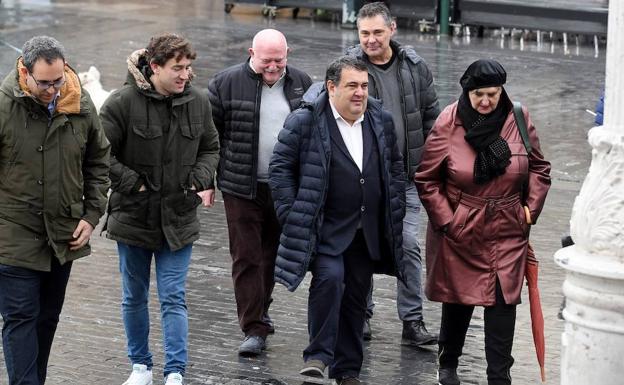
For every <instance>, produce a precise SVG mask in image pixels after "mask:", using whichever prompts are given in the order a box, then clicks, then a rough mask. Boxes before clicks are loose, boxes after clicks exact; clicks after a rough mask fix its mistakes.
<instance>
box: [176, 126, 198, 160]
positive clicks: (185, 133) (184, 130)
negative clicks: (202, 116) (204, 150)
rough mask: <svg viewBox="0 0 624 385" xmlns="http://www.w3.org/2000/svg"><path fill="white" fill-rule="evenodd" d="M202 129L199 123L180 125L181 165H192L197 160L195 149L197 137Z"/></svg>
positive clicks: (196, 147)
mask: <svg viewBox="0 0 624 385" xmlns="http://www.w3.org/2000/svg"><path fill="white" fill-rule="evenodd" d="M201 129H202V124H201V123H190V124H181V125H180V134H181V135H182V140H181V142H180V146H181V148H180V150H181V151H180V154H182V165H183V166H193V165H194V164H195V162H197V151H198V149H199V137H200V133H201Z"/></svg>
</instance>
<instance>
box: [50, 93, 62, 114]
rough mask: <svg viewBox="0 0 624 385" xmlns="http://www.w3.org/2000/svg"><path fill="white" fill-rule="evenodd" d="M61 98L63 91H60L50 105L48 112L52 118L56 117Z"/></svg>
mask: <svg viewBox="0 0 624 385" xmlns="http://www.w3.org/2000/svg"><path fill="white" fill-rule="evenodd" d="M59 96H61V91H58V92H57V93H56V95H55V96H54V99H52V101H51V102H50V103H48V112H49V113H50V116H52V115H54V110H56V102H57V101H58V98H59Z"/></svg>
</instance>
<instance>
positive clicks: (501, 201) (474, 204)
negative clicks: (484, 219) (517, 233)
mask: <svg viewBox="0 0 624 385" xmlns="http://www.w3.org/2000/svg"><path fill="white" fill-rule="evenodd" d="M446 193H447V196H448V197H449V199H451V200H452V201H454V202H455V203H457V204H459V203H461V204H463V205H465V206H468V207H470V208H474V209H483V208H485V211H486V214H487V215H488V216H491V215H492V214H494V212H495V211H496V210H504V209H506V208H508V207H512V206H515V205H517V204H519V203H520V193H515V194H513V195H509V196H505V197H488V198H481V197H477V196H474V195H470V194H467V193H465V192H463V191H462V190H460V189H458V188H457V187H455V186H453V185H446Z"/></svg>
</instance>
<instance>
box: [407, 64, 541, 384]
mask: <svg viewBox="0 0 624 385" xmlns="http://www.w3.org/2000/svg"><path fill="white" fill-rule="evenodd" d="M506 76H507V75H506V73H505V70H504V69H503V67H502V66H501V65H500V64H499V63H498V62H496V61H494V60H478V61H476V62H474V63H472V64H471V65H470V66H469V67H468V69H467V70H466V72H465V73H464V75H463V76H462V78H461V80H460V84H461V86H462V89H463V92H462V94H461V96H460V98H459V101H457V102H456V103H454V104H451V105H450V106H448V107H447V108H446V109H445V110H444V111H443V112H442V113H441V114H440V116H439V117H438V120H437V121H436V123H435V125H434V126H433V128H432V130H431V133H430V134H429V136H428V138H427V142H426V144H425V152H424V155H423V159H422V162H421V164H420V168H419V169H418V172H417V173H416V175H415V178H414V179H415V182H416V185H417V187H418V192H419V194H420V199H421V200H422V203H423V205H424V207H425V209H426V210H427V213H428V214H429V220H430V223H429V229H428V232H427V253H426V255H427V284H426V294H427V297H429V299H431V300H433V301H438V302H442V303H443V305H442V324H441V328H440V338H439V354H438V355H439V365H440V366H439V368H440V369H439V371H438V378H439V383H440V384H442V385H456V384H459V383H460V382H459V379H458V377H457V365H458V359H459V356H460V355H461V353H462V347H463V345H464V340H465V337H466V331H467V329H468V325H469V323H470V318H471V316H472V311H473V309H474V306H475V305H479V306H484V307H485V311H484V316H485V355H486V359H487V363H488V367H487V377H488V384H489V385H499V384H501V385H502V384H511V377H510V374H509V372H510V368H511V365H512V364H513V358H512V356H511V349H512V344H513V335H514V327H515V320H516V305H517V304H518V303H520V292H521V289H522V283H523V280H524V271H525V264H526V259H527V249H528V237H529V228H530V225H531V224H533V223H535V221H536V220H537V218H538V216H539V214H540V212H541V210H542V206H543V205H544V200H545V199H546V194H547V192H548V189H549V187H550V176H549V174H550V163H549V162H547V161H546V160H544V156H543V154H542V152H541V149H540V145H539V140H538V138H537V133H536V131H535V127H534V126H533V123H532V122H531V119H530V118H529V115H528V112H527V111H526V110H524V111H523V113H524V117H525V120H526V123H527V124H526V125H527V129H528V136H529V140H530V143H531V145H532V148H533V150H532V151H531V153H530V154H527V151H526V149H525V146H524V143H523V141H522V137H521V134H520V131H519V130H518V127H517V126H516V122H515V119H514V115H513V107H512V102H511V101H510V100H509V97H508V96H507V93H506V92H505V89H504V88H503V84H505V80H506Z"/></svg>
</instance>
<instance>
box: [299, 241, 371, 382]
mask: <svg viewBox="0 0 624 385" xmlns="http://www.w3.org/2000/svg"><path fill="white" fill-rule="evenodd" d="M311 270H312V282H311V284H310V295H309V299H308V332H309V335H310V344H309V345H308V347H307V348H306V349H305V350H304V351H303V359H304V361H308V360H320V361H323V362H324V363H325V364H326V365H329V377H330V378H343V377H358V376H359V374H360V369H361V368H362V359H363V350H362V327H363V326H364V318H365V313H366V296H367V295H368V291H369V289H370V284H371V277H372V275H373V262H372V260H371V259H370V257H369V254H368V248H367V247H366V242H365V240H364V236H363V235H362V232H361V231H359V230H358V232H357V233H356V236H355V238H354V239H353V242H352V243H351V245H349V247H348V248H347V250H345V252H344V253H343V254H342V255H338V256H330V255H324V254H319V255H317V256H316V257H315V258H314V261H313V262H312V266H311Z"/></svg>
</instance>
